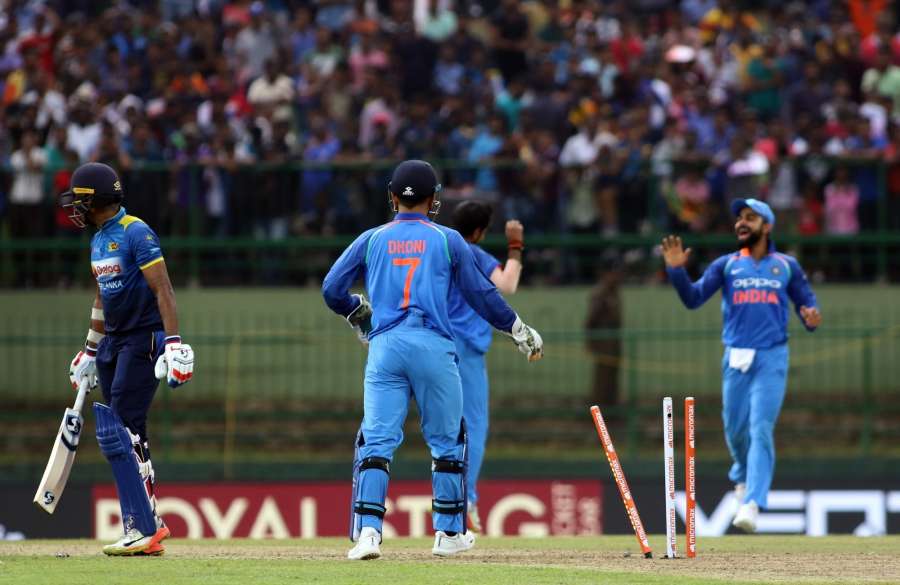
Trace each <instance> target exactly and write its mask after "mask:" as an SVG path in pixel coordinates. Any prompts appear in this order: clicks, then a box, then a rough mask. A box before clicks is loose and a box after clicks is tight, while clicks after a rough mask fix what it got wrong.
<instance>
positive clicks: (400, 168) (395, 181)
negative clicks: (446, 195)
mask: <svg viewBox="0 0 900 585" xmlns="http://www.w3.org/2000/svg"><path fill="white" fill-rule="evenodd" d="M388 190H389V191H390V193H391V195H396V196H397V197H398V198H399V199H400V201H403V203H404V204H409V205H416V204H417V203H421V202H422V201H425V200H426V199H427V198H428V197H431V196H434V203H433V204H432V205H431V210H430V211H429V212H428V215H430V216H431V217H435V216H436V215H437V214H438V211H440V209H441V202H440V200H439V199H438V192H440V190H441V184H440V183H438V178H437V173H436V172H434V167H432V166H431V165H430V164H428V163H427V162H425V161H424V160H406V161H403V162H402V163H400V164H399V165H397V168H396V169H394V174H393V175H392V176H391V182H390V183H388ZM391 208H394V203H393V199H391ZM394 211H397V210H396V209H394Z"/></svg>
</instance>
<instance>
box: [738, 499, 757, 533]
mask: <svg viewBox="0 0 900 585" xmlns="http://www.w3.org/2000/svg"><path fill="white" fill-rule="evenodd" d="M758 519H759V506H757V505H756V502H747V503H746V504H741V507H740V508H738V512H737V515H736V516H735V517H734V522H732V523H731V524H732V525H734V526H735V527H737V528H740V529H741V530H743V531H744V532H750V533H752V532H756V521H757V520H758Z"/></svg>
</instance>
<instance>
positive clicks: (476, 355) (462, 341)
mask: <svg viewBox="0 0 900 585" xmlns="http://www.w3.org/2000/svg"><path fill="white" fill-rule="evenodd" d="M492 215H493V209H492V208H491V205H490V204H489V203H487V202H485V201H478V200H476V199H471V200H468V201H464V202H462V203H460V204H459V205H458V206H457V207H456V209H454V210H453V227H455V228H456V230H457V231H458V232H459V234H460V235H461V236H462V237H463V238H464V239H465V240H466V242H467V243H468V244H469V248H471V250H472V255H473V256H474V257H475V263H476V264H477V265H478V268H479V269H480V270H481V272H482V274H484V275H485V276H486V277H488V278H489V279H490V281H491V282H493V283H494V285H496V287H497V290H499V291H500V292H501V293H503V294H504V295H510V294H513V293H515V292H516V289H517V288H518V287H519V277H520V276H521V275H522V249H523V248H524V246H525V243H524V233H525V230H524V228H523V227H522V224H521V223H520V222H518V221H516V220H510V221H508V222H506V226H505V232H506V243H507V248H508V252H507V258H506V264H505V265H503V264H500V261H499V260H497V259H496V258H494V257H493V256H491V255H490V254H488V253H487V252H485V251H484V250H483V249H482V248H481V246H479V245H478V243H479V242H480V241H482V240H483V239H484V235H485V233H487V230H488V227H489V226H490V224H491V216H492ZM450 326H451V327H452V328H453V337H454V338H455V339H456V355H457V356H458V357H459V377H460V380H461V381H462V390H463V418H464V419H465V421H466V432H467V433H468V436H469V466H468V469H469V470H468V472H467V474H466V488H467V490H468V494H466V497H467V499H468V512H469V518H468V520H469V524H468V527H469V529H471V530H472V532H474V533H476V534H478V533H480V532H482V526H481V517H480V516H479V514H478V476H479V475H480V473H481V463H482V462H483V461H484V450H485V447H486V446H487V435H488V423H489V419H490V412H489V400H488V374H487V364H485V360H484V356H485V354H486V353H487V350H488V349H489V348H490V347H491V342H492V341H493V339H494V335H493V332H492V330H491V325H490V323H488V322H487V321H485V320H484V319H482V318H481V317H479V316H478V314H477V313H476V312H475V310H474V309H472V307H470V306H469V304H468V303H467V302H466V300H465V299H464V298H463V296H462V294H461V293H460V292H459V291H458V290H457V289H456V288H451V289H450Z"/></svg>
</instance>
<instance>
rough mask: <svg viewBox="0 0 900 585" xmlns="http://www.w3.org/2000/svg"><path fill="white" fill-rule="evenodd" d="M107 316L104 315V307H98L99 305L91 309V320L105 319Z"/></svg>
mask: <svg viewBox="0 0 900 585" xmlns="http://www.w3.org/2000/svg"><path fill="white" fill-rule="evenodd" d="M104 319H105V318H104V316H103V309H98V308H97V307H93V308H92V309H91V320H92V321H103V320H104Z"/></svg>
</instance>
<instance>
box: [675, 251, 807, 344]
mask: <svg viewBox="0 0 900 585" xmlns="http://www.w3.org/2000/svg"><path fill="white" fill-rule="evenodd" d="M666 272H667V273H668V274H669V281H670V282H671V283H672V285H673V286H674V287H675V290H677V291H678V296H679V297H681V302H683V303H684V305H685V306H686V307H687V308H689V309H696V308H697V307H699V306H700V305H702V304H703V303H705V302H706V301H707V299H709V297H711V296H712V295H713V294H714V293H715V292H716V291H717V290H719V289H720V288H721V289H722V321H723V327H722V343H724V344H725V345H726V346H727V347H738V348H748V349H766V348H769V347H773V346H776V345H780V344H782V343H785V342H786V341H787V339H788V333H787V326H788V300H790V301H793V303H794V309H795V311H796V312H797V315H799V314H800V307H801V306H805V307H809V308H812V307H815V306H816V295H815V294H814V293H813V292H812V289H811V288H810V287H809V282H808V281H807V279H806V274H804V273H803V269H802V268H801V267H800V263H799V262H797V259H796V258H793V257H792V256H788V255H786V254H780V253H778V252H776V251H775V247H774V246H772V245H770V247H769V253H768V254H767V255H766V256H764V257H763V258H761V259H760V260H759V262H757V261H756V260H754V258H753V256H751V255H750V250H749V249H747V248H744V249H743V250H740V251H739V252H737V253H734V254H726V255H725V256H720V257H719V258H716V260H715V261H713V263H712V264H710V265H709V267H707V269H706V271H704V273H703V276H702V277H701V278H700V280H698V281H697V282H691V279H690V277H689V276H688V274H687V272H686V271H685V269H684V268H675V269H673V268H668V267H667V268H666ZM801 321H802V319H801ZM804 326H805V324H804ZM807 329H808V330H810V331H812V330H813V329H812V328H809V327H807Z"/></svg>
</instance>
